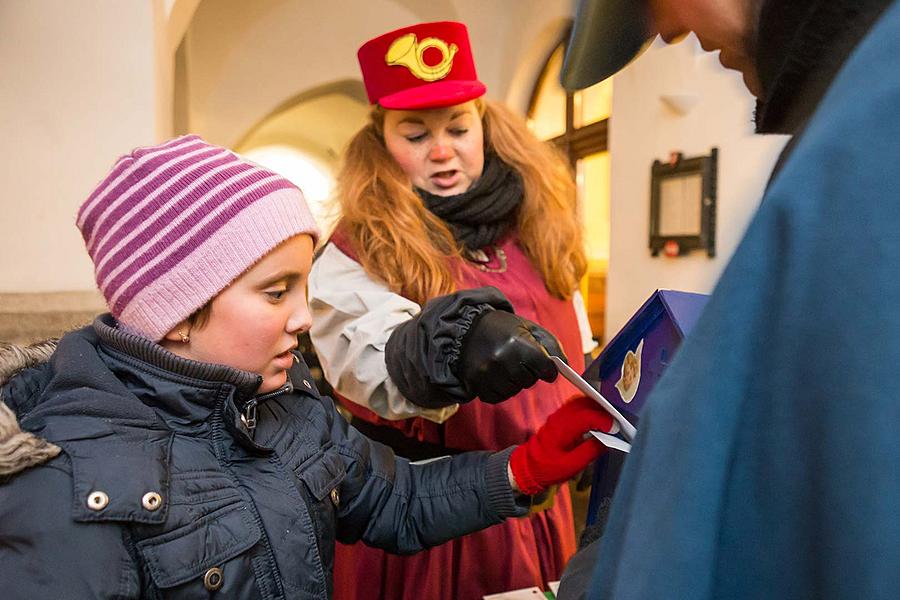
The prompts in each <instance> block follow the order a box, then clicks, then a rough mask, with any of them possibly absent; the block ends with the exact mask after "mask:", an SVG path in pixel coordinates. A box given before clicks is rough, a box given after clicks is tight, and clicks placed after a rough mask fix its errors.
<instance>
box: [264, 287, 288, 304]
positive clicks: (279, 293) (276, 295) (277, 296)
mask: <svg viewBox="0 0 900 600" xmlns="http://www.w3.org/2000/svg"><path fill="white" fill-rule="evenodd" d="M285 294H287V290H272V291H267V292H266V296H268V297H269V300H270V301H272V302H278V301H280V300H281V299H282V298H283V297H284V295H285Z"/></svg>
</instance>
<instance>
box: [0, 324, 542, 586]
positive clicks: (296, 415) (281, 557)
mask: <svg viewBox="0 0 900 600" xmlns="http://www.w3.org/2000/svg"><path fill="white" fill-rule="evenodd" d="M258 386H259V378H258V376H257V375H255V374H252V373H246V372H242V371H237V370H235V369H231V368H227V367H223V366H219V365H210V364H204V363H198V362H194V361H190V360H186V359H182V358H179V357H177V356H175V355H173V354H171V353H170V352H168V351H166V350H165V349H163V348H162V347H161V346H159V345H157V344H154V343H151V342H149V341H147V340H145V339H143V338H140V337H137V336H133V335H130V334H128V333H126V332H123V331H120V330H118V329H116V328H115V323H114V322H113V321H112V319H111V317H108V316H106V317H100V318H98V319H97V321H96V322H95V323H94V325H93V326H91V327H87V328H84V329H82V330H79V331H76V332H73V333H71V334H69V335H67V336H65V337H64V338H63V339H62V340H61V341H60V343H59V346H58V348H57V349H56V351H55V353H54V354H53V356H52V357H51V359H50V361H49V362H47V363H43V364H41V365H39V366H37V367H33V368H30V369H27V370H24V371H22V372H21V373H19V374H18V375H17V376H16V377H14V378H13V379H12V380H10V381H9V382H8V383H7V384H6V385H5V386H4V387H3V388H0V396H2V399H3V401H4V402H5V403H6V404H7V405H8V406H9V407H10V408H11V409H12V410H13V411H14V412H15V413H16V414H17V415H18V417H19V421H20V425H21V428H22V429H23V430H25V431H28V432H31V433H34V434H36V435H37V436H40V437H41V438H43V439H45V440H47V441H48V442H51V443H52V444H54V445H56V446H58V447H59V448H61V449H62V451H61V452H60V453H59V454H58V456H56V457H55V458H53V459H51V460H49V461H48V462H46V463H44V464H41V465H39V466H35V467H31V468H27V469H25V470H22V471H21V472H19V473H16V474H14V475H8V476H6V477H4V479H3V482H2V483H0V590H2V595H3V597H5V598H210V597H216V598H271V599H275V598H292V599H293V598H301V599H303V598H317V599H322V598H328V597H329V596H330V593H331V589H332V558H333V552H334V543H335V540H339V541H341V542H355V541H357V540H363V541H364V542H366V543H368V544H370V545H373V546H378V547H381V548H385V549H387V550H389V551H392V552H397V553H411V552H416V551H418V550H421V549H423V548H426V547H429V546H433V545H436V544H440V543H442V542H444V541H446V540H448V539H450V538H453V537H456V536H459V535H462V534H465V533H468V532H471V531H475V530H477V529H481V528H484V527H487V526H489V525H492V524H494V523H497V522H499V521H501V520H502V519H503V518H505V517H509V516H514V515H522V514H524V513H525V512H526V510H527V507H526V506H523V505H522V504H520V503H517V501H516V498H515V496H514V495H513V492H512V490H511V489H510V486H509V482H508V480H507V474H506V469H507V462H508V456H509V450H506V451H503V452H499V453H496V454H491V453H481V452H479V453H475V452H472V453H466V454H461V455H458V456H454V457H452V458H446V459H439V460H437V461H434V462H430V463H428V464H424V465H415V464H410V463H409V462H408V461H406V460H404V459H399V458H395V457H394V455H393V453H392V452H391V451H390V450H389V449H388V448H387V447H385V446H382V445H380V444H377V443H375V442H372V441H370V440H368V439H367V438H365V437H364V436H362V435H361V434H360V433H358V432H357V431H356V430H355V429H353V428H352V427H350V426H349V425H348V424H347V423H346V421H345V420H344V419H343V418H342V417H341V416H340V415H339V414H338V413H337V412H336V411H335V409H334V405H333V404H332V401H331V399H329V398H327V397H322V396H320V395H319V394H318V392H317V391H316V389H315V387H314V386H313V384H312V379H311V378H310V375H309V372H308V370H307V368H306V365H305V364H304V363H303V361H302V359H301V358H300V357H299V356H297V360H296V364H295V366H294V368H293V369H292V370H291V371H290V373H289V383H288V385H286V386H285V388H283V389H282V390H279V391H278V392H274V393H271V394H266V395H264V396H259V397H257V396H256V395H255V394H256V390H257V388H258ZM0 408H2V407H0ZM5 412H6V413H7V415H8V413H9V411H5ZM254 412H255V423H254ZM6 425H8V423H7V424H6ZM13 425H14V424H13ZM254 425H255V426H254ZM50 448H52V446H50ZM0 461H2V457H0Z"/></svg>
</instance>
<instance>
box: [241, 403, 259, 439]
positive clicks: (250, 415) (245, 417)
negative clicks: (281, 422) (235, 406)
mask: <svg viewBox="0 0 900 600" xmlns="http://www.w3.org/2000/svg"><path fill="white" fill-rule="evenodd" d="M256 404H257V399H256V398H251V399H250V400H248V401H247V404H245V405H244V410H243V412H241V422H242V423H243V424H244V427H246V428H247V429H248V430H249V431H250V437H251V438H252V437H253V431H254V430H255V429H256Z"/></svg>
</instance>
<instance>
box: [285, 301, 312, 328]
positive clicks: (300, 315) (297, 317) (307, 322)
mask: <svg viewBox="0 0 900 600" xmlns="http://www.w3.org/2000/svg"><path fill="white" fill-rule="evenodd" d="M310 327H312V315H311V314H310V313H309V305H308V304H307V303H306V301H305V299H304V301H303V302H302V303H301V304H300V306H298V307H297V308H296V309H295V310H294V312H293V313H292V314H291V318H290V319H288V322H287V325H286V327H285V329H287V332H288V333H291V334H294V335H300V334H301V333H306V332H307V331H309V328H310Z"/></svg>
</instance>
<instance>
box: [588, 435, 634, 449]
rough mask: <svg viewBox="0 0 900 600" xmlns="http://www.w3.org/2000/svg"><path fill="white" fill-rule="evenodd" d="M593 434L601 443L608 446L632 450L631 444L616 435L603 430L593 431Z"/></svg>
mask: <svg viewBox="0 0 900 600" xmlns="http://www.w3.org/2000/svg"><path fill="white" fill-rule="evenodd" d="M591 435H592V436H594V437H595V438H597V439H598V440H600V443H601V444H603V445H604V446H606V447H607V448H612V449H613V450H621V451H622V452H625V453H628V452H631V444H629V443H628V442H626V441H625V440H623V439H620V438H617V437H616V436H614V435H609V434H608V433H603V432H602V431H592V432H591Z"/></svg>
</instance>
